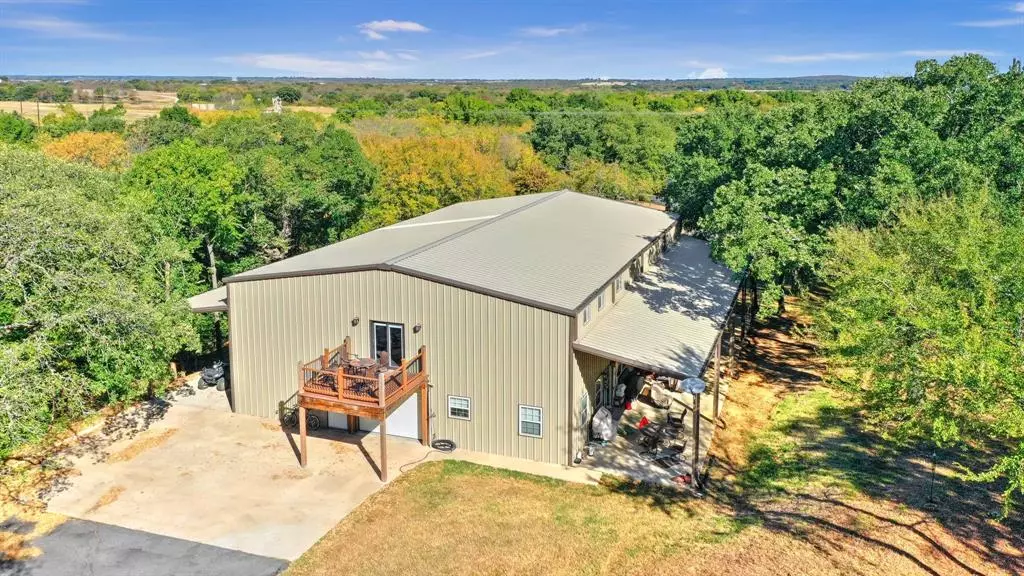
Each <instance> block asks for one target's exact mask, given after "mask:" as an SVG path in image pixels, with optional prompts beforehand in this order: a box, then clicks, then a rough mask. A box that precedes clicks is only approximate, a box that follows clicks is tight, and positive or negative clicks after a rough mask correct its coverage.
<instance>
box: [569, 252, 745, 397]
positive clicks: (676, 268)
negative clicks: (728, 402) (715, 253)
mask: <svg viewBox="0 0 1024 576" xmlns="http://www.w3.org/2000/svg"><path fill="white" fill-rule="evenodd" d="M738 290H739V281H738V280H737V279H736V278H735V277H734V274H733V272H732V271H731V270H729V269H728V268H726V267H725V266H723V265H721V264H718V263H717V262H715V261H714V260H712V259H711V255H710V249H709V247H708V245H707V243H706V242H704V241H702V240H698V239H696V238H690V237H685V236H684V237H682V238H680V240H679V243H678V244H677V245H676V246H673V247H672V248H670V249H669V251H668V252H667V253H665V254H664V257H663V259H662V261H661V262H660V263H659V264H658V265H657V266H654V267H652V268H651V270H650V271H649V272H647V273H646V274H644V275H643V276H642V277H641V278H639V279H638V280H637V281H636V282H635V283H634V285H633V286H631V287H630V290H629V291H628V292H626V294H625V296H624V297H623V298H622V299H621V300H619V301H618V302H616V303H615V305H614V306H613V307H612V308H611V310H608V311H607V312H605V313H604V314H603V315H602V316H601V317H600V318H598V319H596V320H595V321H594V322H593V324H592V325H591V326H589V327H585V328H584V332H583V333H582V335H581V336H580V337H579V339H577V340H576V342H575V343H574V344H573V347H574V348H575V349H577V350H580V351H582V352H586V353H588V354H593V355H595V356H600V357H602V358H607V359H609V360H614V361H617V362H621V363H623V364H627V365H629V366H634V367H637V368H641V369H645V370H650V371H652V372H656V373H658V374H664V375H667V376H672V377H675V378H686V377H689V376H700V375H701V373H702V372H703V371H704V366H705V364H706V363H707V361H708V359H709V358H710V356H711V353H712V352H713V351H714V346H715V342H716V340H717V339H718V335H719V333H720V332H721V330H722V328H723V325H724V323H725V320H726V317H727V316H728V314H729V310H730V309H731V307H732V303H733V301H734V299H735V297H736V294H737V292H738Z"/></svg>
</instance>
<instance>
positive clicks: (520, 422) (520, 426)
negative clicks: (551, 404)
mask: <svg viewBox="0 0 1024 576" xmlns="http://www.w3.org/2000/svg"><path fill="white" fill-rule="evenodd" d="M523 408H528V409H530V410H536V411H537V412H538V413H539V414H540V418H539V419H538V420H537V421H536V422H534V421H533V420H523ZM518 413H519V417H518V418H517V419H516V426H517V428H518V431H519V435H520V436H525V437H527V438H543V437H544V409H543V408H541V407H540V406H532V405H530V404H520V405H519V409H518ZM523 422H526V423H528V424H536V425H537V428H538V429H539V430H540V433H539V434H528V433H526V432H523Z"/></svg>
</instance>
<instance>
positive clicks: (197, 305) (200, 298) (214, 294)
mask: <svg viewBox="0 0 1024 576" xmlns="http://www.w3.org/2000/svg"><path fill="white" fill-rule="evenodd" d="M188 307H189V309H191V310H192V311H193V312H227V311H228V287H227V286H221V287H219V288H214V289H213V290H208V291H206V292H203V293H202V294H197V295H195V296H193V297H191V298H189V299H188Z"/></svg>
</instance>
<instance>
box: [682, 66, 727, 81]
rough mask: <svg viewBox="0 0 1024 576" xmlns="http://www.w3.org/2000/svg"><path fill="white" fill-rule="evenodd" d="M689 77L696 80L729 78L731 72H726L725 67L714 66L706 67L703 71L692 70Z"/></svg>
mask: <svg viewBox="0 0 1024 576" xmlns="http://www.w3.org/2000/svg"><path fill="white" fill-rule="evenodd" d="M689 77H690V78H691V79H694V80H711V79H713V78H728V77H729V73H728V72H726V70H725V68H722V67H714V68H705V69H704V70H702V71H701V72H691V73H690V75H689Z"/></svg>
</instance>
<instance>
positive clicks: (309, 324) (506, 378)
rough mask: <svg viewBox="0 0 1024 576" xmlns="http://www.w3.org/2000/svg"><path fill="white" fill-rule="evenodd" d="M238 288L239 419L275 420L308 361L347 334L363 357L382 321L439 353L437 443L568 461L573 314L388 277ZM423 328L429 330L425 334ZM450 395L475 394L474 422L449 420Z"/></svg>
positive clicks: (434, 362)
mask: <svg viewBox="0 0 1024 576" xmlns="http://www.w3.org/2000/svg"><path fill="white" fill-rule="evenodd" d="M229 290H230V298H231V299H230V301H231V306H230V321H231V350H232V377H233V382H232V385H233V387H234V401H235V409H236V410H238V411H239V412H243V413H246V414H254V415H257V416H264V417H269V416H273V415H274V414H276V411H277V406H278V402H280V401H282V400H287V399H289V398H291V397H292V395H293V394H294V393H295V391H296V389H297V386H298V382H297V379H298V375H297V364H298V362H300V361H306V360H310V359H312V358H314V357H316V356H317V355H318V354H320V353H321V352H322V351H323V348H325V347H334V346H338V345H339V344H340V343H341V342H342V340H343V339H344V338H345V336H351V337H352V341H353V346H354V349H355V351H356V353H358V354H360V355H369V350H371V342H370V329H371V323H372V322H373V321H382V322H394V323H401V324H404V325H405V338H406V344H405V353H406V355H412V354H414V353H415V351H416V349H417V348H418V347H419V346H420V345H424V344H425V345H426V346H427V352H428V363H429V371H430V384H431V389H430V412H431V419H430V424H431V434H432V437H433V438H450V439H452V440H454V441H455V442H456V443H457V444H458V446H459V448H462V449H467V450H473V451H480V452H490V453H495V454H502V455H507V456H514V457H518V458H527V459H531V460H539V461H545V462H554V463H559V464H566V463H567V462H568V459H569V454H570V450H569V448H570V446H569V444H570V430H569V427H570V422H569V418H568V414H569V410H570V406H569V389H570V381H569V380H570V374H569V369H568V367H569V366H570V365H571V361H572V360H571V354H572V352H571V338H570V333H569V332H570V326H569V324H570V321H571V318H570V317H568V316H564V315H560V314H556V313H553V312H548V311H544V310H540V309H537V308H532V307H529V306H525V305H523V304H518V303H514V302H510V301H507V300H501V299H498V298H495V297H492V296H486V295H483V294H478V293H475V292H470V291H467V290H463V289H460V288H455V287H452V286H448V285H445V284H439V283H436V282H430V281H427V280H422V279H419V278H413V277H411V276H406V275H404V274H400V273H397V272H386V271H379V270H369V271H360V272H348V273H341V274H329V275H322V276H301V277H295V278H276V279H269V280H255V281H250V282H237V283H233V284H229ZM357 316H358V317H359V324H358V325H357V326H352V319H353V318H355V317H357ZM416 324H421V325H422V327H423V328H422V331H421V332H420V333H418V334H417V333H414V331H413V327H414V326H415V325H416ZM449 394H452V395H457V396H468V397H469V398H471V400H472V415H471V420H470V421H464V420H456V419H451V418H448V415H447V397H448V395H449ZM520 404H529V405H533V406H540V407H542V408H543V409H544V423H543V438H540V439H537V438H527V437H523V436H519V433H518V406H519V405H520Z"/></svg>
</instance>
